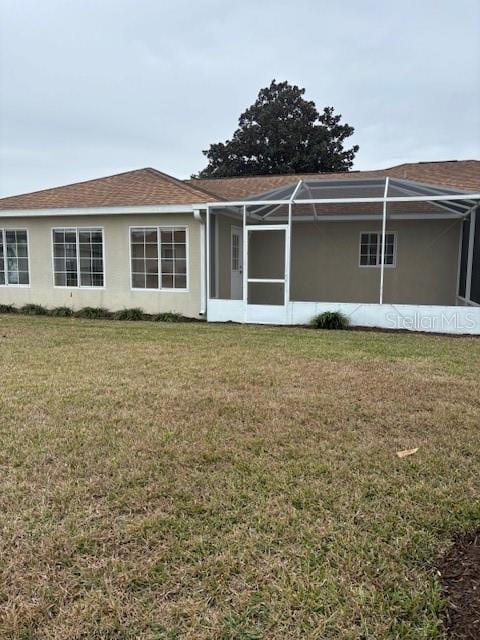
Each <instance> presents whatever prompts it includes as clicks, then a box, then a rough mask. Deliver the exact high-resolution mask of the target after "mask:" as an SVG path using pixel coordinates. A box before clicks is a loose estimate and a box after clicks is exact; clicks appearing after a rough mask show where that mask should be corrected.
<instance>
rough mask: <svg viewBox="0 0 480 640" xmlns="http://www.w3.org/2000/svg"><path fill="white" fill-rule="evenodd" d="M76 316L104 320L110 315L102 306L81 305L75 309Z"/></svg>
mask: <svg viewBox="0 0 480 640" xmlns="http://www.w3.org/2000/svg"><path fill="white" fill-rule="evenodd" d="M74 315H75V317H76V318H88V319H89V320H101V319H103V320H105V319H108V318H111V317H112V314H111V313H110V311H109V310H108V309H105V308H104V307H82V308H81V309H79V310H78V311H75V314H74Z"/></svg>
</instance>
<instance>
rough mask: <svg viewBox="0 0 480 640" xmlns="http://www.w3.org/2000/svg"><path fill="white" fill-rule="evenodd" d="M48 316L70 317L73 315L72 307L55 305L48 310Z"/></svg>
mask: <svg viewBox="0 0 480 640" xmlns="http://www.w3.org/2000/svg"><path fill="white" fill-rule="evenodd" d="M48 315H49V316H52V317H54V318H71V317H72V316H73V309H70V307H55V308H54V309H50V311H49V312H48Z"/></svg>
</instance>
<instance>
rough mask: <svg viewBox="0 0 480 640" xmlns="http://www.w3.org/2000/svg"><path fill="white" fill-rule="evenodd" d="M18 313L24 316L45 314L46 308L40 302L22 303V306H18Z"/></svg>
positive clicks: (46, 313) (46, 312)
mask: <svg viewBox="0 0 480 640" xmlns="http://www.w3.org/2000/svg"><path fill="white" fill-rule="evenodd" d="M20 313H23V314H24V315H26V316H46V315H48V310H47V309H45V307H42V305H41V304H24V305H23V307H20Z"/></svg>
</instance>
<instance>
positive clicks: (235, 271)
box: [230, 226, 243, 300]
mask: <svg viewBox="0 0 480 640" xmlns="http://www.w3.org/2000/svg"><path fill="white" fill-rule="evenodd" d="M230 266H231V279H230V298H231V299H232V300H241V299H242V298H243V232H242V229H241V228H240V227H233V226H232V227H231V242H230Z"/></svg>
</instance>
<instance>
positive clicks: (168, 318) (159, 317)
mask: <svg viewBox="0 0 480 640" xmlns="http://www.w3.org/2000/svg"><path fill="white" fill-rule="evenodd" d="M152 320H153V321H154V322H186V318H185V316H183V315H182V314H181V313H176V312H174V311H164V312H163V313H157V314H156V315H154V316H153V318H152Z"/></svg>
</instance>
